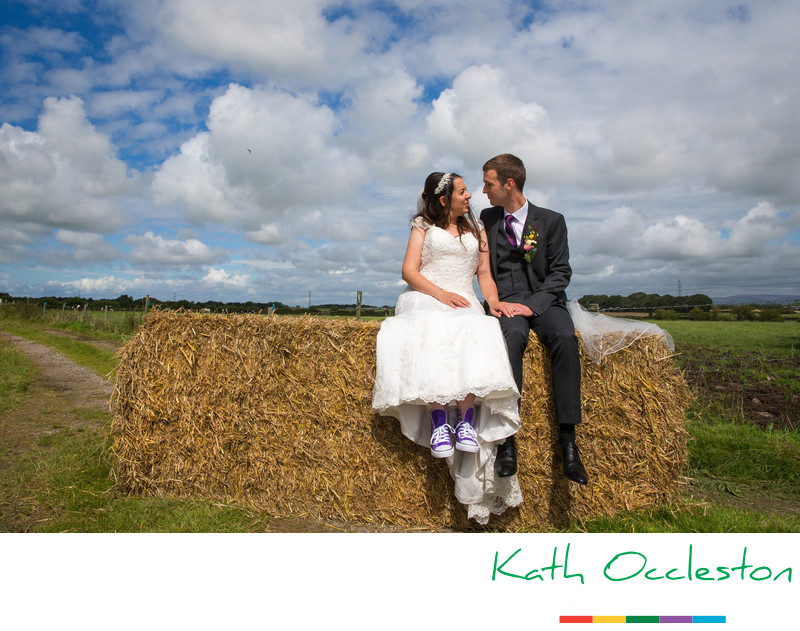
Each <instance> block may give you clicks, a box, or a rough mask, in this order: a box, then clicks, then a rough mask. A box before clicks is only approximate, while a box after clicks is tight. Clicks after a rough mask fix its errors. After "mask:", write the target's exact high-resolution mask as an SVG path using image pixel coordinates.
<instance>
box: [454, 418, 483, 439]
mask: <svg viewBox="0 0 800 631" xmlns="http://www.w3.org/2000/svg"><path fill="white" fill-rule="evenodd" d="M456 440H457V441H458V442H460V443H463V442H467V441H469V442H473V443H477V442H478V435H477V434H476V433H475V428H474V427H472V425H470V424H469V423H464V422H463V421H462V422H461V423H459V424H458V425H456Z"/></svg>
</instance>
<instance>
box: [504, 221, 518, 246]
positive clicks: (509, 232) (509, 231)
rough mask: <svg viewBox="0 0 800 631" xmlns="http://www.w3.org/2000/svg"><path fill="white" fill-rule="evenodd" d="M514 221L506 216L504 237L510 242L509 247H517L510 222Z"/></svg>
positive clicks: (515, 236)
mask: <svg viewBox="0 0 800 631" xmlns="http://www.w3.org/2000/svg"><path fill="white" fill-rule="evenodd" d="M512 221H514V216H513V215H506V236H507V237H508V240H509V241H510V242H511V245H513V246H514V247H517V235H516V234H514V228H512V227H511V222H512Z"/></svg>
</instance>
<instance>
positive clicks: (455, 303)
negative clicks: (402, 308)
mask: <svg viewBox="0 0 800 631" xmlns="http://www.w3.org/2000/svg"><path fill="white" fill-rule="evenodd" d="M424 243H425V231H424V230H423V229H422V228H412V229H411V235H410V236H409V237H408V247H407V248H406V256H405V258H404V259H403V280H404V281H406V282H407V283H408V286H409V287H411V288H412V289H416V290H417V291H419V292H422V293H423V294H428V295H429V296H433V297H434V298H436V300H438V301H439V302H441V303H442V304H445V305H447V306H449V307H453V308H456V307H469V300H467V299H466V298H463V297H462V296H459V295H458V294H454V293H453V292H450V291H445V290H444V289H442V288H441V287H439V286H437V285H436V284H434V283H432V282H431V281H429V280H428V279H427V278H425V277H424V276H423V275H422V274H421V273H420V271H419V268H420V267H421V266H422V246H423V245H424Z"/></svg>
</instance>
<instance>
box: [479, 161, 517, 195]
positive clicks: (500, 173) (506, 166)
mask: <svg viewBox="0 0 800 631" xmlns="http://www.w3.org/2000/svg"><path fill="white" fill-rule="evenodd" d="M489 169H494V170H495V171H497V179H499V180H500V181H501V182H505V181H506V180H508V179H509V178H511V179H512V180H514V184H516V185H517V188H518V189H519V192H520V193H521V192H522V189H523V188H524V187H525V165H524V164H522V160H520V159H519V158H518V157H517V156H514V155H511V154H510V153H501V154H500V155H499V156H495V157H494V158H492V159H491V160H487V161H486V164H484V165H483V171H484V173H485V172H486V171H488V170H489Z"/></svg>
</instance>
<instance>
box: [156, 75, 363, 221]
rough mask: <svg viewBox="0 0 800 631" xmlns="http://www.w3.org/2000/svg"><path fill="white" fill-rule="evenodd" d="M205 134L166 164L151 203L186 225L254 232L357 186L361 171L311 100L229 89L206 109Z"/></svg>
mask: <svg viewBox="0 0 800 631" xmlns="http://www.w3.org/2000/svg"><path fill="white" fill-rule="evenodd" d="M208 129H209V131H208V132H203V133H201V134H198V135H196V136H195V137H194V138H192V139H191V140H190V141H188V142H186V143H185V144H184V145H183V146H182V147H181V152H180V154H179V155H176V156H173V157H172V158H170V159H168V160H167V161H166V162H165V163H164V165H163V167H162V168H161V169H160V171H159V172H158V174H157V175H156V179H155V183H154V185H153V188H154V192H155V197H156V200H157V201H159V202H160V203H163V204H168V203H172V204H179V205H182V206H184V207H185V209H186V213H187V216H188V217H189V218H190V219H191V220H193V221H208V222H213V223H223V224H228V225H237V224H242V225H244V226H245V227H246V228H248V229H253V230H255V229H257V228H258V227H259V226H261V225H262V224H263V223H264V220H265V219H268V218H276V217H280V216H282V215H283V214H284V213H285V212H287V211H289V210H293V211H296V210H297V209H299V208H308V207H309V206H313V205H316V204H322V203H331V202H336V201H340V200H343V199H346V198H348V197H349V196H351V195H353V194H354V193H355V192H356V190H357V189H358V187H359V185H360V184H362V183H363V182H364V181H365V179H366V178H365V166H364V165H363V164H362V163H361V161H360V160H359V159H358V158H357V157H356V156H354V155H353V154H351V153H349V152H348V151H347V150H346V149H343V148H341V147H339V146H338V142H337V138H336V133H337V131H338V121H337V119H336V116H335V115H334V113H333V112H332V111H331V110H330V109H329V108H328V107H326V106H324V105H319V104H317V103H316V102H315V100H314V98H313V96H312V95H297V96H293V95H290V94H287V93H285V92H282V91H279V90H276V89H262V88H259V89H248V88H245V87H242V86H239V85H231V86H229V88H228V90H227V91H226V93H225V94H224V95H222V96H220V97H218V98H217V99H215V100H214V102H213V103H212V105H211V109H210V113H209V118H208Z"/></svg>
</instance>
